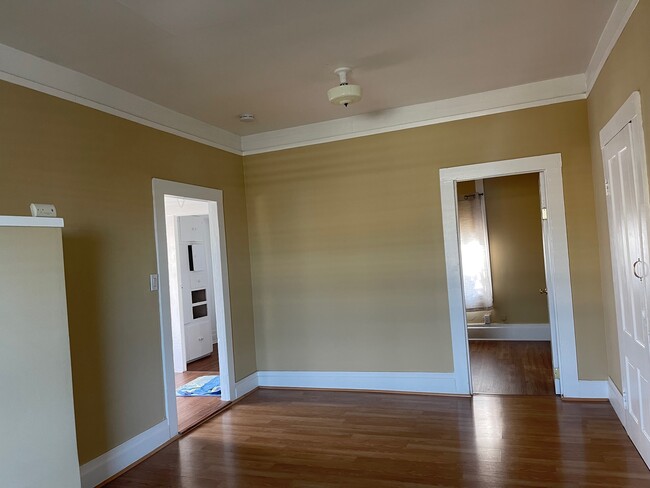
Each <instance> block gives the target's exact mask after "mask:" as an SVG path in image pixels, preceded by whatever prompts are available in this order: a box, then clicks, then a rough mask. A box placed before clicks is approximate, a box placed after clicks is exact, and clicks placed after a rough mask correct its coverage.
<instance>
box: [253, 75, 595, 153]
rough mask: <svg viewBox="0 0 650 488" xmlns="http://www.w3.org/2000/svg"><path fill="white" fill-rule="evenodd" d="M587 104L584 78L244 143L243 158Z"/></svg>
mask: <svg viewBox="0 0 650 488" xmlns="http://www.w3.org/2000/svg"><path fill="white" fill-rule="evenodd" d="M585 98H586V84H585V76H584V75H583V74H578V75H572V76H565V77H563V78H555V79H553V80H546V81H539V82H536V83H529V84H526V85H519V86H513V87H510V88H502V89H499V90H492V91H488V92H483V93H475V94H472V95H465V96H462V97H457V98H449V99H447V100H439V101H435V102H428V103H420V104H417V105H410V106H407V107H399V108H393V109H388V110H384V111H381V112H373V113H369V114H361V115H353V116H351V117H345V118H341V119H335V120H329V121H325V122H317V123H314V124H307V125H302V126H298V127H291V128H288V129H280V130H275V131H269V132H262V133H259V134H252V135H248V136H243V137H242V152H243V154H244V156H248V155H251V154H259V153H265V152H271V151H279V150H282V149H290V148H294V147H301V146H309V145H312V144H321V143H324V142H333V141H340V140H343V139H351V138H355V137H362V136H368V135H373V134H381V133H384V132H392V131H396V130H402V129H410V128H413V127H421V126H425V125H433V124H441V123H444V122H451V121H454V120H462V119H468V118H472V117H479V116H482V115H490V114H497V113H502V112H509V111H512V110H520V109H524V108H530V107H539V106H542V105H549V104H552V103H560V102H567V101H571V100H582V99H585Z"/></svg>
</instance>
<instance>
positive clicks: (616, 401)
mask: <svg viewBox="0 0 650 488" xmlns="http://www.w3.org/2000/svg"><path fill="white" fill-rule="evenodd" d="M607 386H608V389H609V403H611V404H612V407H613V408H614V411H615V412H616V415H617V416H618V419H619V420H620V421H621V423H622V424H623V427H625V403H624V402H623V394H622V393H621V392H620V391H619V390H618V388H617V387H616V385H615V384H614V382H613V381H612V379H611V378H608V379H607Z"/></svg>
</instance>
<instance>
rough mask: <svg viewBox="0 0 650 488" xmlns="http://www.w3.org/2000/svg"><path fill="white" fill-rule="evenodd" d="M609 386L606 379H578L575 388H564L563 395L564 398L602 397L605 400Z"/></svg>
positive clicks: (594, 398)
mask: <svg viewBox="0 0 650 488" xmlns="http://www.w3.org/2000/svg"><path fill="white" fill-rule="evenodd" d="M608 390H609V387H608V386H607V381H606V380H578V384H577V386H576V387H575V388H573V389H571V390H569V389H568V388H565V389H564V391H563V395H564V396H565V397H566V398H584V399H593V400H597V399H602V400H607V398H608V396H609V392H608Z"/></svg>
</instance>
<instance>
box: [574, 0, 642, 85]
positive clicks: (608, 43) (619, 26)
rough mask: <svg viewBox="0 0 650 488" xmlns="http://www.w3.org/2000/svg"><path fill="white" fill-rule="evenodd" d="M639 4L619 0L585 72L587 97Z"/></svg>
mask: <svg viewBox="0 0 650 488" xmlns="http://www.w3.org/2000/svg"><path fill="white" fill-rule="evenodd" d="M638 4H639V0H618V1H617V2H616V5H615V6H614V9H613V10H612V14H611V15H610V16H609V19H608V20H607V24H605V28H604V29H603V32H602V34H601V35H600V39H598V44H597V45H596V49H595V50H594V54H593V56H592V57H591V61H589V66H587V71H586V72H585V78H586V82H587V95H589V93H591V89H592V88H593V87H594V84H595V83H596V80H597V79H598V75H600V72H601V71H602V69H603V66H605V62H606V61H607V58H608V57H609V55H610V53H611V52H612V49H614V46H615V45H616V43H617V42H618V38H619V37H621V34H622V33H623V29H625V26H626V25H627V22H628V21H629V20H630V17H631V16H632V13H633V12H634V9H635V8H636V6H637V5H638Z"/></svg>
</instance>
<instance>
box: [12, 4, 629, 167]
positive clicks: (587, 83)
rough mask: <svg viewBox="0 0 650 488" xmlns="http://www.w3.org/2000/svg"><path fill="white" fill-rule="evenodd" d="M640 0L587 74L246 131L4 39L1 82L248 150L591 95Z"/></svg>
mask: <svg viewBox="0 0 650 488" xmlns="http://www.w3.org/2000/svg"><path fill="white" fill-rule="evenodd" d="M638 2H639V0H618V1H617V3H616V6H615V7H614V9H613V11H612V14H611V15H610V18H609V20H608V21H607V24H606V26H605V29H604V30H603V33H602V34H601V37H600V39H599V41H598V44H597V46H596V49H595V51H594V54H593V56H592V58H591V61H590V63H589V66H588V68H587V71H586V73H585V74H577V75H573V76H566V77H563V78H556V79H553V80H546V81H541V82H536V83H530V84H526V85H519V86H514V87H509V88H503V89H499V90H493V91H488V92H483V93H477V94H471V95H466V96H462V97H457V98H451V99H446V100H439V101H435V102H428V103H422V104H417V105H411V106H407V107H398V108H393V109H387V110H383V111H379V112H373V113H369V114H362V115H355V116H351V117H345V118H341V119H335V120H329V121H324V122H317V123H314V124H307V125H302V126H297V127H290V128H287V129H280V130H276V131H269V132H262V133H259V134H252V135H248V136H243V137H240V136H238V135H237V134H234V133H231V132H228V131H226V130H224V129H221V128H219V127H216V126H213V125H210V124H208V123H205V122H202V121H200V120H197V119H195V118H193V117H189V116H187V115H184V114H181V113H179V112H176V111H174V110H171V109H169V108H166V107H164V106H162V105H158V104H156V103H154V102H151V101H149V100H146V99H144V98H142V97H139V96H137V95H133V94H132V93H129V92H127V91H125V90H122V89H120V88H117V87H114V86H112V85H109V84H107V83H104V82H102V81H99V80H97V79H95V78H92V77H90V76H87V75H85V74H83V73H79V72H77V71H74V70H72V69H69V68H65V67H63V66H60V65H57V64H55V63H51V62H49V61H46V60H44V59H41V58H38V57H36V56H33V55H31V54H28V53H25V52H22V51H19V50H17V49H14V48H12V47H10V46H6V45H3V44H0V80H4V81H8V82H10V83H14V84H17V85H21V86H25V87H27V88H31V89H33V90H36V91H40V92H43V93H47V94H49V95H53V96H56V97H59V98H63V99H65V100H69V101H72V102H75V103H79V104H81V105H85V106H87V107H91V108H94V109H97V110H100V111H103V112H106V113H109V114H112V115H115V116H117V117H121V118H124V119H127V120H130V121H133V122H136V123H139V124H142V125H145V126H148V127H152V128H155V129H158V130H162V131H164V132H168V133H171V134H174V135H177V136H180V137H183V138H185V139H189V140H192V141H195V142H199V143H201V144H205V145H208V146H211V147H216V148H218V149H222V150H224V151H228V152H230V153H233V154H237V155H240V156H241V155H244V156H246V155H252V154H260V153H264V152H271V151H279V150H282V149H290V148H295V147H301V146H308V145H313V144H321V143H325V142H333V141H339V140H344V139H351V138H355V137H362V136H367V135H372V134H381V133H385V132H392V131H396V130H403V129H408V128H413V127H421V126H425V125H432V124H440V123H444V122H451V121H454V120H462V119H468V118H472V117H479V116H483V115H490V114H496V113H503V112H508V111H512V110H520V109H524V108H531V107H538V106H542V105H550V104H553V103H561V102H566V101H571V100H580V99H585V98H586V97H587V95H588V93H589V91H590V90H591V88H592V87H593V85H594V83H595V81H596V79H597V78H598V75H599V73H600V71H601V69H602V67H603V66H604V64H605V61H606V60H607V57H608V56H609V53H610V52H611V51H612V49H613V47H614V45H615V44H616V41H617V40H618V38H619V37H620V35H621V33H622V32H623V29H624V28H625V25H626V24H627V22H628V20H629V19H630V17H631V15H632V13H633V12H634V9H635V8H636V6H637V4H638Z"/></svg>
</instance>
